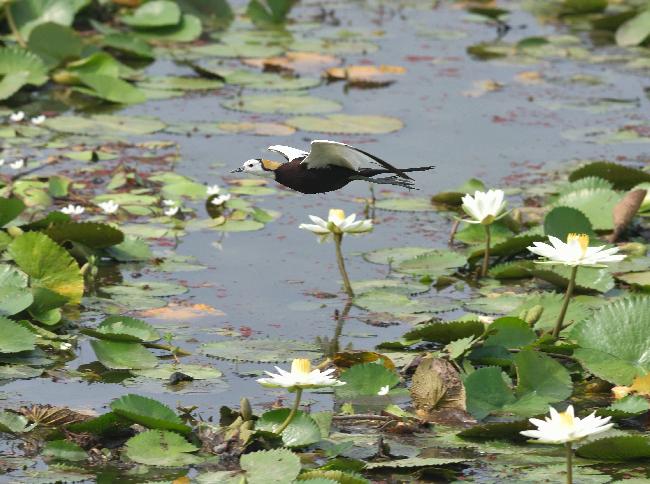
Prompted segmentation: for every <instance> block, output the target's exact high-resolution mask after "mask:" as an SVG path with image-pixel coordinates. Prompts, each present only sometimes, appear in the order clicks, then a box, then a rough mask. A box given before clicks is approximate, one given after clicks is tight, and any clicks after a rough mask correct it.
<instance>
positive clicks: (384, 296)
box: [354, 290, 456, 315]
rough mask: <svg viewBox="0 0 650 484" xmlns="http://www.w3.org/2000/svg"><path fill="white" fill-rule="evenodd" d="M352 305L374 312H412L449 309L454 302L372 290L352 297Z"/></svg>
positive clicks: (452, 306)
mask: <svg viewBox="0 0 650 484" xmlns="http://www.w3.org/2000/svg"><path fill="white" fill-rule="evenodd" d="M354 305H355V306H358V307H360V308H363V309H365V310H367V311H371V312H374V313H390V314H397V315H399V314H413V313H428V312H431V313H436V312H444V311H450V310H452V309H454V308H455V307H456V305H455V303H453V302H450V301H449V300H447V299H443V298H439V299H410V298H409V297H408V296H405V295H404V294H397V293H395V292H392V291H386V290H374V291H368V292H366V293H363V294H360V295H358V296H357V297H355V298H354Z"/></svg>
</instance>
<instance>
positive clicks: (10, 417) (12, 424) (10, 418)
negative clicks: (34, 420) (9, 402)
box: [0, 410, 33, 434]
mask: <svg viewBox="0 0 650 484" xmlns="http://www.w3.org/2000/svg"><path fill="white" fill-rule="evenodd" d="M32 427H33V426H30V425H29V420H27V418H26V417H24V416H23V415H19V414H17V413H13V412H7V411H5V410H3V411H0V432H9V433H12V434H20V433H23V432H29V431H30V430H31V428H32Z"/></svg>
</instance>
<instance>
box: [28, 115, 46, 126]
mask: <svg viewBox="0 0 650 484" xmlns="http://www.w3.org/2000/svg"><path fill="white" fill-rule="evenodd" d="M46 119H47V118H46V117H45V115H44V114H41V115H40V116H34V117H33V118H32V119H31V121H32V124H34V125H36V126H38V125H39V124H43V123H44V122H45V120H46Z"/></svg>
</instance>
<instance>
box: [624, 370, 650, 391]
mask: <svg viewBox="0 0 650 484" xmlns="http://www.w3.org/2000/svg"><path fill="white" fill-rule="evenodd" d="M629 389H630V392H634V393H636V394H637V395H650V373H648V374H647V375H643V376H637V377H636V378H635V379H634V380H633V381H632V385H630V388H629Z"/></svg>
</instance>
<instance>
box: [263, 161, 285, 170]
mask: <svg viewBox="0 0 650 484" xmlns="http://www.w3.org/2000/svg"><path fill="white" fill-rule="evenodd" d="M262 166H263V167H264V169H265V170H268V171H275V170H277V169H278V168H280V166H282V163H278V162H277V161H272V160H264V159H262Z"/></svg>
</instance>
